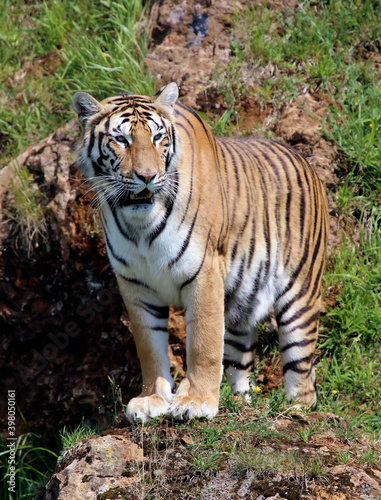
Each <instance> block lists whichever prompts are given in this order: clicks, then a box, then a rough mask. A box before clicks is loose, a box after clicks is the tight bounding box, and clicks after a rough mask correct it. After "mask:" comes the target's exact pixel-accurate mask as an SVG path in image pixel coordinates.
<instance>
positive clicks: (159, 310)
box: [140, 301, 169, 319]
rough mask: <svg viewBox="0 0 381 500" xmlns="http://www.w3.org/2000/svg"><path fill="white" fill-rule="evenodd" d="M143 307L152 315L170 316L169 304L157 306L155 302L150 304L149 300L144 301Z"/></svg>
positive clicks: (156, 316) (162, 317) (159, 317)
mask: <svg viewBox="0 0 381 500" xmlns="http://www.w3.org/2000/svg"><path fill="white" fill-rule="evenodd" d="M140 306H141V307H143V309H144V310H145V311H147V312H149V313H150V314H152V316H155V318H158V319H167V318H168V316H169V307H167V306H156V305H155V304H150V303H149V302H144V301H142V303H141V305H140Z"/></svg>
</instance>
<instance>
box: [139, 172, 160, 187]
mask: <svg viewBox="0 0 381 500" xmlns="http://www.w3.org/2000/svg"><path fill="white" fill-rule="evenodd" d="M135 174H136V177H137V178H138V179H140V180H141V181H143V182H144V183H145V184H148V183H149V182H150V181H152V179H153V178H154V177H155V175H156V174H157V172H139V173H138V172H135Z"/></svg>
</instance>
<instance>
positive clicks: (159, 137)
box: [153, 133, 164, 142]
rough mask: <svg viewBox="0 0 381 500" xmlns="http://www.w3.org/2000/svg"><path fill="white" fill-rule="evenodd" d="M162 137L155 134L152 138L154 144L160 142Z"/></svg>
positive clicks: (162, 135)
mask: <svg viewBox="0 0 381 500" xmlns="http://www.w3.org/2000/svg"><path fill="white" fill-rule="evenodd" d="M163 137H164V134H161V133H160V134H156V135H155V136H154V138H153V140H154V142H158V141H160V139H162V138H163Z"/></svg>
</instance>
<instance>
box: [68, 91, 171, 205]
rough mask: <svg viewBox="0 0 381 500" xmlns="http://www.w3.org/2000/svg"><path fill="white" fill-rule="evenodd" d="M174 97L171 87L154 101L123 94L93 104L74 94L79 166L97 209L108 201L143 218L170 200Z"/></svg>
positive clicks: (91, 101) (85, 94) (94, 100)
mask: <svg viewBox="0 0 381 500" xmlns="http://www.w3.org/2000/svg"><path fill="white" fill-rule="evenodd" d="M177 98H178V88H177V85H176V84H175V83H173V82H172V83H170V84H169V85H167V86H166V87H164V88H163V89H161V91H160V92H159V94H157V95H156V96H154V97H142V96H137V95H130V94H123V95H119V96H116V97H110V98H108V99H105V100H104V101H102V102H98V101H97V100H96V99H94V98H93V97H92V96H90V95H89V94H87V93H85V92H77V93H76V94H74V97H73V100H72V107H73V109H74V111H76V113H78V116H79V119H80V121H81V123H82V129H83V136H82V140H81V143H80V145H79V148H78V162H79V164H80V167H81V169H82V172H83V174H84V176H85V177H86V178H87V180H89V181H90V182H91V184H92V186H93V188H94V189H95V191H96V193H97V203H98V205H99V206H101V205H102V204H103V203H105V202H107V203H109V204H110V205H111V206H112V207H115V206H119V207H122V208H125V209H126V210H128V211H129V212H132V213H135V214H137V213H139V214H143V213H146V212H150V211H151V210H152V207H153V206H154V204H155V201H156V200H157V199H160V198H162V199H163V198H165V197H166V196H167V197H168V196H171V183H170V182H168V177H169V176H170V172H171V169H172V168H171V167H173V164H174V163H175V162H176V159H177V151H176V138H175V130H174V117H173V108H172V107H173V105H174V103H175V102H176V100H177Z"/></svg>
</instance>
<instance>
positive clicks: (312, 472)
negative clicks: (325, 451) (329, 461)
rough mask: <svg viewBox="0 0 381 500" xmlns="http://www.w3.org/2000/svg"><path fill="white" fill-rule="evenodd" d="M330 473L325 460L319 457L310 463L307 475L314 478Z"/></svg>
mask: <svg viewBox="0 0 381 500" xmlns="http://www.w3.org/2000/svg"><path fill="white" fill-rule="evenodd" d="M328 472H329V467H327V465H326V464H325V463H324V460H323V459H322V458H321V457H320V456H319V455H317V456H316V457H314V458H312V459H311V460H310V461H309V463H308V466H307V469H306V474H307V475H308V476H309V477H312V478H319V477H322V476H325V475H326V474H327V473H328Z"/></svg>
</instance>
